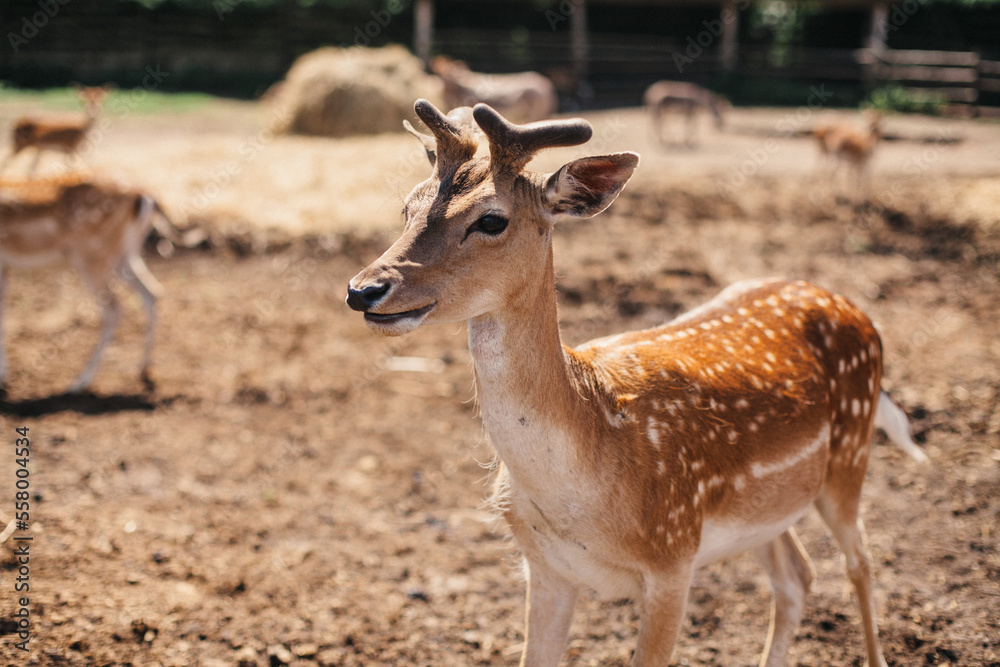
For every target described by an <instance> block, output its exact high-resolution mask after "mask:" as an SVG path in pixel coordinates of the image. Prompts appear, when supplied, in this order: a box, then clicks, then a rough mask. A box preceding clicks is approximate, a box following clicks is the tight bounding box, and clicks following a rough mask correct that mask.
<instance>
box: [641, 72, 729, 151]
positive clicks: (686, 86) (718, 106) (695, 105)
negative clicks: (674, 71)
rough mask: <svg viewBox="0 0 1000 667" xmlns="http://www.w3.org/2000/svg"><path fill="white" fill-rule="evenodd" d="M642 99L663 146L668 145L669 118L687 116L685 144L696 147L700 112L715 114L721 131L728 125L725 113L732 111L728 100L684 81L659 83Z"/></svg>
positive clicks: (647, 91) (658, 139) (651, 87)
mask: <svg viewBox="0 0 1000 667" xmlns="http://www.w3.org/2000/svg"><path fill="white" fill-rule="evenodd" d="M642 100H643V104H644V105H645V106H646V109H647V110H648V111H649V116H650V122H651V123H652V127H653V133H654V135H655V136H656V140H657V141H659V142H660V143H661V144H666V143H668V142H667V139H666V137H665V136H664V129H663V126H664V118H665V117H666V116H668V115H670V114H674V113H677V114H683V116H684V119H685V126H684V127H685V129H684V145H686V146H693V145H694V137H695V134H696V132H697V129H698V127H697V120H698V112H699V111H702V110H706V111H708V112H709V113H711V114H712V116H713V118H714V119H715V127H716V128H717V129H719V130H721V129H722V128H723V127H724V126H725V114H726V113H727V112H728V111H729V110H730V109H731V108H732V105H731V104H730V103H729V101H728V100H726V99H725V98H724V97H721V96H719V95H716V94H715V93H713V92H712V91H710V90H706V89H705V88H702V87H701V86H698V85H695V84H693V83H687V82H684V81H657V82H656V83H654V84H653V85H651V86H650V87H649V88H647V89H646V92H645V93H644V94H643V96H642Z"/></svg>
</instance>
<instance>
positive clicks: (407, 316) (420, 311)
mask: <svg viewBox="0 0 1000 667" xmlns="http://www.w3.org/2000/svg"><path fill="white" fill-rule="evenodd" d="M436 305H437V301H435V302H433V303H429V304H427V305H426V306H423V307H421V308H414V309H413V310H405V311H403V312H400V313H372V312H367V313H365V322H367V323H368V324H369V325H370V326H373V327H378V328H391V327H393V325H398V324H404V323H405V324H404V326H406V328H407V330H409V329H411V328H416V327H417V326H418V325H419V324H420V322H421V321H422V320H423V319H424V318H425V317H427V314H428V313H430V312H431V311H432V310H434V306H436Z"/></svg>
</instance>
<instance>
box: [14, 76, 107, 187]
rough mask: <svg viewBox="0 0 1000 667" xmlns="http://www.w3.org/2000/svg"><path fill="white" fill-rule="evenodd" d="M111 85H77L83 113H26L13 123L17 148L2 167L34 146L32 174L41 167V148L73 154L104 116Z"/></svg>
mask: <svg viewBox="0 0 1000 667" xmlns="http://www.w3.org/2000/svg"><path fill="white" fill-rule="evenodd" d="M110 90H111V89H110V87H109V86H102V87H97V88H87V87H78V88H77V94H78V95H79V96H80V100H81V101H82V102H83V116H82V117H80V116H78V115H65V114H60V115H52V114H47V115H44V116H26V117H24V118H21V119H20V120H18V121H17V123H16V124H15V125H14V136H13V143H14V149H13V151H12V152H11V154H10V155H8V156H7V158H6V159H5V160H4V161H3V163H2V164H0V170H2V169H4V168H6V167H7V165H8V163H10V161H11V160H13V159H14V158H15V157H16V156H17V155H18V154H19V153H20V152H21V151H23V150H25V149H26V148H34V149H35V159H34V160H33V161H32V163H31V168H30V170H29V171H28V174H29V175H33V174H34V173H35V170H36V169H37V168H38V162H39V159H40V158H41V155H42V151H46V150H50V151H56V152H59V153H64V154H66V155H72V154H74V153H75V152H76V151H77V149H78V148H79V147H80V144H81V143H83V140H84V138H85V137H86V136H87V132H89V131H90V128H91V127H93V125H94V123H95V122H97V119H98V118H99V117H100V115H101V106H102V105H103V104H104V98H105V97H107V95H108V93H109V92H110Z"/></svg>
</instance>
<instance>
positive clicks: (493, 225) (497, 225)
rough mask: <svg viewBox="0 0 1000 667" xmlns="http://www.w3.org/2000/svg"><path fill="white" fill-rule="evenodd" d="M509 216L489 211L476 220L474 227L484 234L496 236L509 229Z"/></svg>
mask: <svg viewBox="0 0 1000 667" xmlns="http://www.w3.org/2000/svg"><path fill="white" fill-rule="evenodd" d="M507 224H508V222H507V218H504V217H502V216H499V215H497V214H495V213H487V214H486V215H484V216H483V217H481V218H479V220H476V223H475V224H474V225H473V226H472V228H473V229H474V230H476V231H481V232H483V233H484V234H489V235H490V236H496V235H498V234H501V233H502V232H503V230H505V229H507Z"/></svg>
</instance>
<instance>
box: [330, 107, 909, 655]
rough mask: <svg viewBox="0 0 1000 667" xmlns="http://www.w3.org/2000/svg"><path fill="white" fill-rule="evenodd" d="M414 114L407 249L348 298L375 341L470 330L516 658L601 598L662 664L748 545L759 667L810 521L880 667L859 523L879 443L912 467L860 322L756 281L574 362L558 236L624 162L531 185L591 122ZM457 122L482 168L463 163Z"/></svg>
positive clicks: (601, 161)
mask: <svg viewBox="0 0 1000 667" xmlns="http://www.w3.org/2000/svg"><path fill="white" fill-rule="evenodd" d="M415 109H416V113H417V115H418V116H419V117H420V119H421V120H422V121H423V122H424V124H425V125H426V126H427V127H428V128H430V130H431V132H432V135H433V136H428V135H423V134H420V133H417V132H415V131H414V133H415V134H417V136H418V137H419V138H420V140H421V142H422V143H423V145H424V148H425V150H426V151H427V154H428V157H429V158H430V161H431V164H432V165H433V175H432V176H431V177H430V178H429V179H428V180H426V181H424V182H423V183H421V184H420V185H417V186H416V188H414V190H413V191H412V192H411V193H410V194H409V195H408V196H407V197H406V199H405V202H404V205H403V217H404V220H405V222H404V229H403V233H402V236H401V237H400V238H399V239H398V240H397V241H396V242H395V243H394V244H393V245H392V247H391V248H389V249H388V250H387V251H386V252H385V253H384V254H383V255H382V256H381V257H380V258H379V259H378V260H376V261H375V262H374V263H372V264H371V265H370V266H368V267H367V268H365V269H364V270H362V271H361V272H360V273H358V274H357V275H356V276H355V277H354V278H352V279H351V281H350V285H349V288H348V296H347V303H348V305H349V306H350V307H351V308H353V309H355V310H357V311H361V312H363V313H364V319H365V322H366V323H367V324H368V326H369V327H370V328H371V329H372V330H374V331H376V332H378V333H381V334H384V335H390V336H398V335H401V334H405V333H408V332H411V331H413V330H414V329H416V328H418V327H420V326H422V325H424V324H436V323H450V322H460V321H467V322H468V329H469V348H470V351H471V353H472V358H473V361H474V368H475V374H476V398H477V402H478V404H479V406H480V410H481V414H482V418H483V422H484V426H485V428H486V431H487V432H488V433H489V435H490V440H491V442H492V444H493V446H494V448H495V449H496V452H497V454H498V456H499V459H500V461H501V462H502V463H501V465H500V468H499V472H498V479H497V485H496V504H497V506H498V507H499V508H500V509H501V510H502V512H503V514H504V517H505V519H506V520H507V523H508V524H509V525H510V527H511V530H512V531H513V533H514V536H515V538H516V539H517V543H518V545H519V546H520V548H521V552H522V553H523V556H524V560H525V566H526V572H527V575H528V595H527V630H526V633H525V648H524V653H523V655H522V659H521V664H522V665H523V666H525V667H554V666H555V665H557V664H558V663H559V660H560V657H561V656H562V654H563V651H564V647H565V645H566V640H567V636H568V632H569V628H570V624H571V620H572V616H573V609H574V606H575V602H576V599H577V595H578V591H579V590H580V589H581V588H592V589H595V590H596V591H598V593H599V594H601V595H602V596H603V597H607V598H610V599H620V598H623V597H630V598H633V599H636V600H638V601H639V604H640V612H641V622H640V628H639V637H638V646H637V649H636V651H635V655H634V658H633V664H634V665H636V666H641V667H653V666H662V665H666V664H668V662H669V661H670V657H671V655H672V653H673V650H674V644H675V642H676V640H677V637H678V634H679V632H680V629H681V623H682V619H683V617H684V610H685V606H686V602H687V595H688V589H689V587H690V585H691V578H692V574H693V572H694V570H695V568H697V567H699V566H701V565H704V564H707V563H711V562H713V561H717V560H720V559H723V558H726V557H728V556H732V555H734V554H737V553H740V552H743V551H748V550H749V551H753V552H754V553H755V554H756V555H757V556H758V557H759V558H760V560H761V562H762V563H763V565H764V568H765V569H766V571H767V574H768V575H769V577H770V579H771V584H772V588H773V591H774V602H773V607H772V617H771V627H770V630H769V633H768V639H767V644H766V647H765V650H764V659H763V662H762V664H763V665H767V666H769V667H778V666H780V665H784V664H785V662H786V655H787V652H788V649H789V647H790V645H791V642H792V640H793V638H794V635H795V632H796V629H797V627H798V625H799V621H800V618H801V616H802V612H803V608H804V604H805V597H806V593H807V591H808V589H809V585H810V582H811V581H812V579H813V568H812V565H811V563H810V562H809V558H808V556H807V555H806V554H805V552H804V550H803V549H802V546H801V545H800V544H799V541H798V539H797V538H796V535H795V531H794V529H793V524H794V523H795V522H796V521H797V520H798V519H799V518H800V517H802V515H803V514H804V513H805V512H806V511H807V510H808V509H809V507H810V506H815V507H816V508H817V509H818V510H819V513H820V515H821V516H822V518H823V520H824V521H825V522H826V523H827V525H828V526H829V527H830V529H831V531H832V532H833V535H834V537H835V539H836V541H837V543H838V544H839V545H840V548H841V549H842V550H843V553H844V555H845V556H846V565H847V572H848V575H849V576H850V579H851V582H852V583H853V584H854V589H855V591H856V593H857V596H858V602H859V605H860V611H861V622H862V626H863V628H864V638H865V640H864V641H865V647H866V654H867V657H868V661H869V665H871V667H885V665H886V663H885V660H884V659H883V658H882V651H881V649H880V647H879V641H878V632H877V626H876V621H875V602H874V597H873V592H872V581H871V572H870V566H869V560H868V556H867V553H866V550H865V546H864V534H863V528H862V525H861V521H860V518H859V504H860V496H861V487H862V483H863V481H864V478H865V470H866V467H867V463H868V455H869V446H870V440H871V435H872V429H873V428H874V427H875V426H876V425H878V426H881V427H883V428H885V429H886V430H887V432H888V434H889V436H890V438H891V439H892V440H893V441H894V442H897V443H898V444H900V445H901V446H902V447H904V448H905V449H906V450H907V451H908V452H910V453H911V454H912V455H913V456H915V457H917V458H923V456H924V455H923V453H922V452H921V450H920V449H919V448H917V447H916V445H914V444H913V443H912V441H911V440H910V436H909V426H908V423H907V420H906V416H905V414H904V413H903V412H902V410H900V409H899V408H898V407H897V406H896V405H895V404H894V403H893V402H892V400H891V399H890V398H889V397H888V395H887V394H885V393H883V392H882V390H881V388H880V380H881V375H882V346H881V341H880V339H879V335H878V332H877V331H876V330H875V328H874V326H873V325H872V323H871V321H870V320H869V319H868V318H867V317H866V316H865V315H864V313H862V312H861V311H860V310H859V309H858V308H857V307H856V306H854V305H852V304H851V303H850V302H848V301H847V300H846V299H844V298H843V297H840V296H837V295H834V294H831V293H829V292H827V291H825V290H823V289H820V288H819V287H815V286H813V285H810V284H808V283H805V282H789V281H784V280H763V281H757V282H744V283H739V284H737V285H734V286H732V287H730V288H729V289H727V290H725V291H724V292H723V293H722V294H720V295H719V296H718V297H717V298H716V299H714V300H713V301H711V302H709V303H707V304H705V305H704V306H702V307H700V308H698V309H696V310H694V311H692V312H689V313H687V314H685V315H682V316H680V317H678V318H677V319H675V320H674V321H673V322H670V323H668V324H665V325H663V326H661V327H658V328H655V329H650V330H646V331H634V332H629V333H623V334H620V335H616V336H611V337H608V338H603V339H599V340H595V341H591V342H589V343H584V344H583V345H580V346H578V347H576V348H568V347H565V346H564V345H563V344H562V341H561V338H560V334H559V322H558V315H557V306H556V288H555V273H554V269H553V266H554V261H553V250H552V232H553V225H554V224H555V223H556V221H557V219H558V218H560V217H561V216H572V217H577V218H587V217H591V216H593V215H596V214H597V213H600V212H601V211H602V210H604V209H605V208H607V207H608V206H609V205H610V204H611V203H612V202H613V201H614V199H615V198H616V197H617V196H618V194H619V193H620V192H621V190H622V188H624V186H625V184H626V182H627V181H628V180H629V178H630V177H631V175H632V172H633V170H634V169H635V168H636V166H637V165H638V162H639V156H638V155H636V154H635V153H615V154H611V155H601V156H596V157H588V158H582V159H578V160H574V161H572V162H569V163H568V164H566V165H564V166H563V167H562V168H560V169H559V170H558V171H556V172H555V173H552V174H542V173H537V172H532V171H528V170H526V169H525V167H526V165H527V163H528V162H529V161H530V160H531V159H532V157H533V156H534V155H535V154H536V153H537V152H538V151H540V150H542V149H544V148H547V147H557V146H576V145H579V144H583V143H585V142H586V141H588V140H589V139H590V137H591V134H592V129H591V127H590V125H589V124H587V123H586V122H585V121H583V120H579V119H576V120H559V121H547V122H540V123H531V124H528V125H513V124H511V123H509V122H508V121H507V120H505V119H504V118H503V117H502V116H501V115H500V114H498V113H497V112H496V111H494V110H493V109H491V108H490V107H488V106H486V105H483V104H480V105H477V106H476V107H475V109H473V110H471V113H470V110H469V109H457V110H454V111H452V112H451V113H450V114H448V115H447V116H446V115H444V114H443V113H441V112H440V111H439V110H438V109H436V108H435V107H434V106H433V105H431V104H430V103H429V102H427V101H426V100H418V101H417V103H416V105H415ZM470 117H471V118H470ZM472 119H474V121H475V124H476V125H477V126H478V128H479V129H481V130H482V132H483V133H484V134H485V136H486V138H487V139H488V142H489V156H488V157H479V158H477V157H476V152H477V148H478V139H477V133H476V132H475V127H474V126H473V124H472ZM408 129H411V130H412V128H408Z"/></svg>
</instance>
